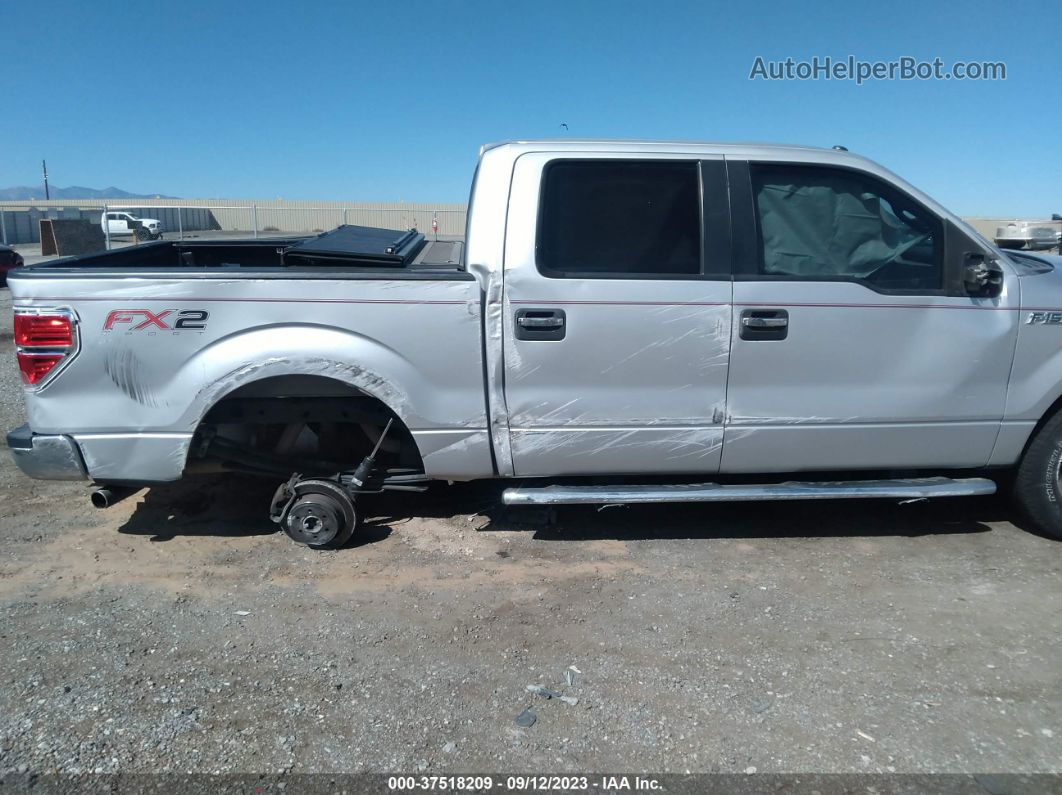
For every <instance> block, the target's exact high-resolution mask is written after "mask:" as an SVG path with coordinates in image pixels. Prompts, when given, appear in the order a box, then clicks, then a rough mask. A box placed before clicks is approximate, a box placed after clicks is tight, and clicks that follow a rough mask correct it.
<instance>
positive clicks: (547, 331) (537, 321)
mask: <svg viewBox="0 0 1062 795" xmlns="http://www.w3.org/2000/svg"><path fill="white" fill-rule="evenodd" d="M567 325H568V321H567V318H566V317H565V315H564V310H563V309H517V310H516V338H517V339H518V340H562V339H564V334H565V331H566V327H567Z"/></svg>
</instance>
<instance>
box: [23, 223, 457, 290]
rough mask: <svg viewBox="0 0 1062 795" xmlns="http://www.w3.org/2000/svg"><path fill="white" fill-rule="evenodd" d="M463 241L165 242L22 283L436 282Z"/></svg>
mask: <svg viewBox="0 0 1062 795" xmlns="http://www.w3.org/2000/svg"><path fill="white" fill-rule="evenodd" d="M463 250H464V243H463V241H461V240H453V239H451V240H427V239H426V238H425V236H424V235H423V234H421V233H419V232H417V231H415V230H406V231H400V230H394V229H381V228H377V227H365V226H350V225H343V226H340V227H337V228H336V229H334V230H332V231H330V232H325V233H323V234H320V235H315V236H313V237H291V238H269V239H264V240H256V239H251V240H202V241H201V240H167V241H160V242H157V243H146V244H142V245H138V246H128V247H126V248H122V249H118V250H114V251H104V252H100V253H98V254H90V255H87V256H84V257H77V258H73V259H58V260H49V261H48V262H43V263H40V264H38V265H35V266H33V267H32V268H29V269H26V270H24V271H22V272H21V274H20V275H22V276H28V277H32V276H38V275H39V276H61V275H71V274H73V273H78V272H80V273H84V271H85V269H91V271H92V274H93V275H96V276H105V275H121V276H128V275H129V273H130V271H131V270H135V271H137V272H146V273H155V274H159V275H164V274H175V273H179V274H180V275H181V276H183V277H191V276H194V275H196V274H198V273H201V274H207V273H210V272H216V271H217V270H219V269H223V270H225V271H226V272H228V273H230V274H231V271H232V269H239V270H244V271H250V272H256V273H257V272H262V271H266V272H271V273H274V274H275V273H277V272H280V273H283V274H286V275H287V277H289V278H290V277H292V276H294V277H295V278H303V277H311V276H312V275H313V273H314V272H326V273H331V274H333V275H335V271H337V270H340V271H348V272H350V273H351V274H352V275H356V276H358V277H361V278H371V277H374V276H378V277H380V278H392V279H393V278H439V277H447V276H448V277H451V278H452V277H454V276H460V275H463V269H462V265H461V258H462V254H463Z"/></svg>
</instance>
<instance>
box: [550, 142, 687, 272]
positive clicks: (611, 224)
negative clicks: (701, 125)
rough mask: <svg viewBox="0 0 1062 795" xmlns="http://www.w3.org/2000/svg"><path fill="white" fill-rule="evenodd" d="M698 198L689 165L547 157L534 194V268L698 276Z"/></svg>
mask: <svg viewBox="0 0 1062 795" xmlns="http://www.w3.org/2000/svg"><path fill="white" fill-rule="evenodd" d="M699 197H700V182H699V177H698V171H697V164H696V163H688V162H676V161H659V160H657V161H637V160H561V161H557V162H554V163H551V164H550V165H548V166H547V167H546V169H545V171H544V175H543V185H542V191H541V195H540V203H541V205H540V206H541V209H540V211H539V224H538V237H537V240H536V256H537V261H538V268H539V270H540V271H541V272H542V273H543V274H544V275H546V276H555V277H561V278H564V277H583V278H585V277H597V278H607V277H610V276H611V277H617V278H622V277H631V276H644V277H646V278H653V277H656V276H662V275H663V276H682V275H690V276H694V275H696V274H699V273H700V271H701V219H700V198H699Z"/></svg>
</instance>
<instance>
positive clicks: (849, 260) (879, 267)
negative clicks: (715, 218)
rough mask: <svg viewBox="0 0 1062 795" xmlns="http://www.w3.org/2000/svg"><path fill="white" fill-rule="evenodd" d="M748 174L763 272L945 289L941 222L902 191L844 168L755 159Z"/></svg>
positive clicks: (888, 286) (787, 276) (784, 276)
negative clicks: (774, 163) (780, 163)
mask: <svg viewBox="0 0 1062 795" xmlns="http://www.w3.org/2000/svg"><path fill="white" fill-rule="evenodd" d="M751 177H752V193H753V199H754V201H755V205H756V222H757V247H758V253H759V262H758V266H759V273H760V275H762V276H766V277H774V278H781V279H806V280H827V281H829V280H836V281H860V282H864V283H866V284H867V285H868V286H871V287H872V288H876V289H881V290H886V291H888V290H897V291H916V292H917V291H936V290H940V289H942V287H943V283H944V274H943V237H944V235H943V226H942V224H941V222H940V219H939V218H937V217H936V216H935V215H933V214H932V213H930V212H929V211H927V210H926V209H925V208H923V207H922V206H921V205H919V204H917V203H916V202H914V200H912V199H910V198H909V197H907V196H905V195H904V194H902V193H901V192H900V191H898V190H896V189H894V188H892V187H891V186H889V185H887V184H886V183H884V182H882V181H880V180H878V179H876V178H874V177H871V176H870V175H867V174H861V173H859V172H855V171H848V170H846V169H833V168H821V167H814V166H789V165H770V164H759V165H757V164H753V165H752V166H751Z"/></svg>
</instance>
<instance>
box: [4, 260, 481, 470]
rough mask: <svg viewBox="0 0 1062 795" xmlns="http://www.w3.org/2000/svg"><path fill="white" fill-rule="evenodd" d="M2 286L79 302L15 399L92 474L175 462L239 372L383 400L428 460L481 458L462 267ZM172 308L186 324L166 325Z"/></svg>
mask: <svg viewBox="0 0 1062 795" xmlns="http://www.w3.org/2000/svg"><path fill="white" fill-rule="evenodd" d="M462 276H463V275H462ZM12 292H13V295H14V304H15V306H16V307H18V306H34V307H69V308H71V309H73V311H74V312H75V313H76V315H77V317H78V320H79V330H80V336H81V350H80V353H79V354H78V355H77V357H76V358H75V359H74V361H72V362H71V363H70V365H69V366H67V367H66V369H65V370H64V371H63V372H62V374H61V375H60V376H59V377H58V378H56V379H55V380H54V381H53V382H52V383H50V384H49V385H48V386H46V387H45V388H44V389H43V390H41V391H40V392H39V393H36V394H30V395H29V396H28V400H27V408H28V414H29V421H30V425H31V427H32V428H33V429H34V431H36V432H38V433H66V434H70V435H72V436H73V437H74V438H75V439H76V440H77V441H78V442H79V444H80V445H81V447H82V450H83V453H84V455H85V459H86V463H87V465H88V467H89V471H90V475H92V477H93V478H95V479H97V480H108V479H119V480H173V479H175V478H177V477H179V476H180V474H181V471H182V470H183V467H184V461H185V457H186V454H187V450H188V446H189V443H190V440H191V436H192V434H193V432H194V431H195V429H196V427H197V425H198V423H199V421H200V420H201V419H202V418H203V416H204V415H205V414H206V412H207V411H208V410H209V409H210V408H211V406H213V405H214V403H215V402H216V401H218V400H219V399H221V398H222V397H224V396H225V395H226V394H228V393H229V392H231V391H232V390H234V389H236V388H237V387H239V386H242V385H244V384H248V383H250V382H252V381H256V380H259V379H262V378H268V377H271V376H278V375H299V374H304V375H317V376H326V377H329V378H333V379H336V380H338V381H341V382H343V383H346V384H349V385H351V386H354V387H356V388H358V389H360V390H362V391H364V392H365V393H367V394H369V395H372V396H374V397H377V398H379V399H380V400H382V401H383V402H384V403H385V404H387V405H388V406H389V407H390V408H391V409H392V410H393V411H394V412H395V413H396V414H398V416H399V417H400V418H401V419H402V420H403V422H405V424H406V425H407V426H408V427H409V429H410V430H411V431H412V433H413V435H414V438H416V440H417V443H418V445H419V447H420V451H421V455H422V457H423V459H424V464H425V468H426V470H427V473H428V474H429V475H431V476H434V477H444V478H453V479H461V478H471V477H485V476H489V475H490V474H491V473H492V471H493V469H492V464H491V458H490V443H489V439H488V434H487V422H486V413H485V405H484V395H483V381H482V378H483V375H482V374H483V362H482V355H481V345H480V292H479V286H478V284H477V283H476V282H475V281H473V280H471V279H469V278H467V277H464V278H461V277H457V276H455V277H454V278H440V279H437V280H430V279H428V280H425V279H416V280H408V279H386V278H384V279H376V280H374V279H368V280H367V279H344V278H342V277H337V278H335V279H320V278H317V279H306V280H302V279H277V278H254V277H250V276H242V277H240V276H236V277H235V278H233V277H221V276H219V277H217V278H197V279H194V280H185V279H182V278H180V277H178V276H172V277H170V276H166V277H157V278H149V277H136V276H130V277H126V278H91V277H88V276H73V275H59V274H56V275H54V276H47V277H41V276H34V277H32V278H14V279H12ZM182 313H191V314H183V315H182ZM182 317H183V318H192V321H191V322H189V323H186V324H183V325H185V326H189V327H185V328H176V326H178V325H179V324H178V323H177V321H178V320H179V319H181V318H182ZM204 317H205V320H203V321H200V320H199V318H204ZM152 318H154V319H155V320H153V319H152ZM199 325H203V326H204V327H203V328H196V326H199Z"/></svg>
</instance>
